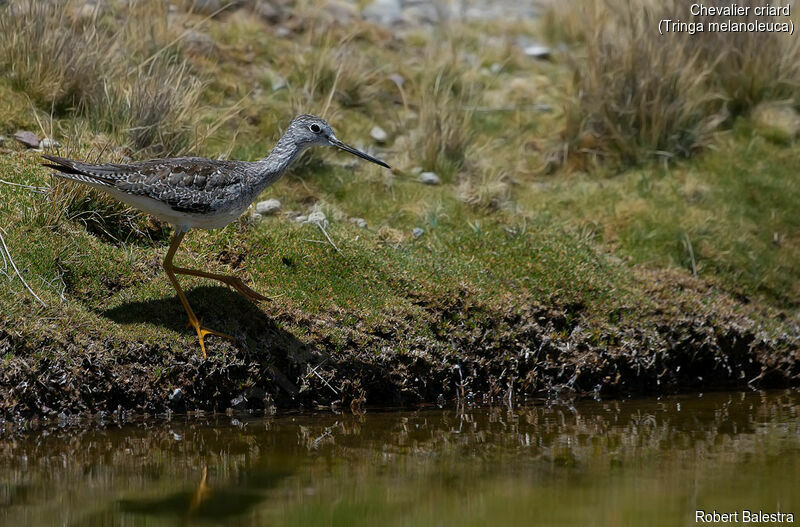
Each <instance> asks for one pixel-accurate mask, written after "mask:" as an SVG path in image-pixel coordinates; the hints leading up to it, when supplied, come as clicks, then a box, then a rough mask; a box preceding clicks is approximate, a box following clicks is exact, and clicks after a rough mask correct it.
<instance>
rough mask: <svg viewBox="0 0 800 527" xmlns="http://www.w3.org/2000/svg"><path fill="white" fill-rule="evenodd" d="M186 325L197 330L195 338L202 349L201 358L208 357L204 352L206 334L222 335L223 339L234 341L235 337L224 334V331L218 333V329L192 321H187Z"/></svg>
mask: <svg viewBox="0 0 800 527" xmlns="http://www.w3.org/2000/svg"><path fill="white" fill-rule="evenodd" d="M188 325H189V326H192V327H194V329H195V331H197V340H199V341H200V349H201V350H203V358H204V359H206V358H208V355H207V354H206V344H205V338H206V335H216V336H218V337H222V338H224V339H228V340H230V341H233V342H236V339H235V338H234V337H231V336H230V335H226V334H225V333H220V332H219V331H214V330H213V329H209V328H207V327H204V326H202V325H200V323H199V322H194V323H193V322H192V321H189V324H188Z"/></svg>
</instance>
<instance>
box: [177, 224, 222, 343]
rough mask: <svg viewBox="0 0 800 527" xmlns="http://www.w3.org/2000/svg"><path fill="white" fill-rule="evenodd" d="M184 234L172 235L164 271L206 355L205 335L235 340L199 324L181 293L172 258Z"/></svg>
mask: <svg viewBox="0 0 800 527" xmlns="http://www.w3.org/2000/svg"><path fill="white" fill-rule="evenodd" d="M185 235H186V233H185V232H178V233H175V235H174V236H173V237H172V243H171V244H170V246H169V251H167V255H166V256H165V257H164V271H166V273H167V276H168V277H169V280H170V282H172V286H173V287H174V288H175V291H176V292H177V293H178V298H179V299H180V301H181V304H183V309H185V310H186V314H187V315H188V316H189V324H190V325H191V326H192V327H193V328H194V330H195V331H196V332H197V338H198V339H199V340H200V349H201V350H203V357H204V358H205V357H208V355H206V345H205V342H204V339H205V336H206V335H217V336H218V337H223V338H226V339H230V340H236V339H234V338H233V337H231V336H230V335H226V334H224V333H220V332H218V331H214V330H213V329H208V328H206V327H203V326H202V325H201V324H200V321H199V320H198V319H197V316H196V315H195V314H194V311H192V307H191V306H190V305H189V301H188V300H186V296H185V295H184V294H183V290H182V289H181V286H180V284H179V283H178V279H177V278H175V272H174V271H175V270H176V269H177V268H176V267H175V266H173V265H172V258H173V257H174V256H175V251H177V250H178V246H179V245H180V244H181V240H183V237H184V236H185Z"/></svg>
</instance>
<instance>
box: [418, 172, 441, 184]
mask: <svg viewBox="0 0 800 527" xmlns="http://www.w3.org/2000/svg"><path fill="white" fill-rule="evenodd" d="M419 181H420V183H424V184H426V185H440V184H441V183H442V180H441V179H439V176H437V175H436V174H435V173H433V172H423V173H422V174H420V175H419Z"/></svg>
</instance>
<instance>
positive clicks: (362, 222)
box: [350, 218, 367, 229]
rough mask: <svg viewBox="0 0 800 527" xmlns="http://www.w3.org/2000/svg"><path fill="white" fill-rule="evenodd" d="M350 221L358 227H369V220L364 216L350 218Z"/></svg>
mask: <svg viewBox="0 0 800 527" xmlns="http://www.w3.org/2000/svg"><path fill="white" fill-rule="evenodd" d="M350 222H351V223H354V224H355V225H356V227H361V228H362V229H366V228H367V220H365V219H364V218H350Z"/></svg>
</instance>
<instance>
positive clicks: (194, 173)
mask: <svg viewBox="0 0 800 527" xmlns="http://www.w3.org/2000/svg"><path fill="white" fill-rule="evenodd" d="M44 157H45V158H46V159H47V160H49V161H51V162H52V163H53V164H47V165H46V166H48V167H50V168H53V169H55V170H58V171H59V173H60V175H62V176H64V177H67V178H69V179H74V180H77V181H81V182H84V183H90V184H94V185H100V186H112V187H115V188H116V189H118V190H120V191H122V192H125V193H126V194H130V195H134V196H146V197H148V198H152V199H155V200H158V201H161V202H162V203H165V204H167V205H169V206H170V207H171V208H172V209H173V210H175V211H178V212H189V213H196V214H208V213H211V212H214V211H215V210H218V209H220V208H224V207H225V205H226V204H229V203H230V202H231V201H235V198H236V196H238V195H240V193H241V190H242V185H243V183H244V178H245V173H244V170H243V169H241V168H240V167H239V165H241V164H242V163H241V162H235V161H220V160H214V159H204V158H198V157H183V158H173V159H153V160H151V161H145V162H142V163H132V164H112V163H107V164H88V163H81V162H78V161H73V160H71V159H65V158H61V157H56V156H44Z"/></svg>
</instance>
